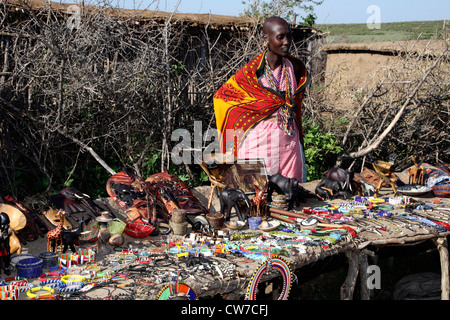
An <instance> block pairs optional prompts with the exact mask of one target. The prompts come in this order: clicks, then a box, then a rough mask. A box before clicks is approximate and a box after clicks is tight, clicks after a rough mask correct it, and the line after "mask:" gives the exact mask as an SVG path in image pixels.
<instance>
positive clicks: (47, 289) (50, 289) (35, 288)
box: [27, 286, 55, 298]
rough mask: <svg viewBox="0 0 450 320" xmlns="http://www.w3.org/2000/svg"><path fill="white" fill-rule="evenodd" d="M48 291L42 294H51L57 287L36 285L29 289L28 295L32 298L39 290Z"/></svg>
mask: <svg viewBox="0 0 450 320" xmlns="http://www.w3.org/2000/svg"><path fill="white" fill-rule="evenodd" d="M42 290H44V291H48V292H46V293H42V294H40V296H44V295H49V294H53V293H54V292H55V289H53V288H51V287H48V286H44V287H34V288H31V289H30V290H28V291H27V296H28V297H30V298H36V295H37V294H36V293H35V292H37V291H42Z"/></svg>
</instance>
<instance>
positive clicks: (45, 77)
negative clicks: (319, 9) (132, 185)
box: [0, 0, 305, 196]
mask: <svg viewBox="0 0 450 320" xmlns="http://www.w3.org/2000/svg"><path fill="white" fill-rule="evenodd" d="M11 3H13V4H11ZM30 3H31V2H30V1H22V0H9V1H6V2H3V1H2V2H1V4H0V55H1V58H0V72H1V73H0V112H1V114H2V117H1V119H0V146H1V149H2V155H1V156H0V177H1V180H2V182H3V183H2V184H1V186H0V193H1V194H8V193H9V194H11V193H12V194H13V195H14V196H26V195H29V194H30V193H32V192H34V191H35V190H36V189H41V190H42V189H47V190H50V189H58V188H61V187H62V184H63V183H69V182H70V181H71V179H74V178H75V179H76V181H78V183H81V184H82V183H83V181H86V179H87V178H88V179H89V183H90V184H91V185H92V189H95V187H96V186H97V187H99V186H100V187H101V186H103V184H104V181H106V179H105V178H107V177H108V175H109V174H111V173H113V172H114V171H117V170H121V169H122V167H123V166H125V165H128V166H133V167H134V169H135V170H136V171H137V173H138V174H140V175H142V176H146V175H148V174H150V173H153V172H159V171H161V170H163V169H164V168H168V169H170V157H169V152H170V151H171V149H172V147H173V145H174V144H175V143H177V142H173V141H171V133H172V131H173V130H175V129H177V128H184V129H187V130H189V132H193V127H194V121H201V123H202V129H203V131H204V132H205V131H206V130H207V129H208V128H209V127H212V128H215V124H214V114H213V112H214V111H213V108H212V96H213V94H214V92H215V91H216V90H217V89H218V88H219V86H220V85H221V84H223V83H224V82H225V81H226V80H227V79H228V78H229V77H230V76H231V75H232V74H233V73H234V72H236V71H237V69H238V68H240V67H241V66H243V65H244V64H245V63H246V62H247V61H249V60H250V59H251V58H252V57H253V56H255V54H256V53H258V52H259V51H260V50H261V49H262V44H263V43H262V39H261V37H260V22H258V21H256V20H255V21H251V19H248V21H247V22H246V24H245V25H244V26H239V27H238V26H234V27H233V26H231V27H229V26H228V27H227V29H225V28H222V29H221V27H220V25H219V26H218V25H217V24H216V25H214V26H213V25H212V23H209V22H208V21H206V22H204V23H203V24H201V23H198V22H196V21H195V20H192V21H187V20H180V19H178V18H177V16H176V15H170V14H169V15H167V16H166V17H165V18H158V19H152V18H146V19H143V18H142V17H140V16H139V14H140V12H139V11H136V13H134V14H133V13H132V14H130V13H129V12H127V15H121V14H120V12H121V11H120V10H114V9H115V8H111V7H108V6H105V7H89V10H87V9H86V10H82V11H81V12H82V14H81V15H80V18H81V19H80V20H79V21H74V20H73V19H72V20H71V18H72V17H73V14H71V13H70V11H68V10H67V8H66V9H61V8H59V7H56V8H55V6H52V5H45V2H43V3H44V5H41V6H40V7H39V8H36V7H35V6H33V5H29V4H30ZM83 8H84V7H83ZM86 8H88V7H86ZM117 12H119V13H117ZM112 13H113V14H112ZM203 18H204V17H203ZM77 22H78V23H77ZM297 38H298V37H297ZM304 42H305V39H304V38H303V35H301V37H300V38H299V40H296V47H297V48H303V47H304ZM299 50H300V49H299ZM86 151H87V152H86ZM94 159H95V160H97V161H95V160H94ZM155 159H157V161H156V162H155V161H154V160H155ZM99 163H100V164H101V166H102V167H100V166H99ZM105 169H106V170H105ZM182 169H183V170H186V171H184V173H186V172H187V173H192V170H194V169H193V168H189V167H188V166H187V167H186V168H182ZM177 170H181V169H179V168H177ZM96 184H97V185H96ZM19 186H20V188H19ZM76 187H78V188H80V189H81V190H84V191H85V192H87V193H89V190H90V189H89V188H90V187H91V186H90V185H88V184H86V183H85V184H84V185H80V184H79V185H77V186H76ZM20 193H22V194H20Z"/></svg>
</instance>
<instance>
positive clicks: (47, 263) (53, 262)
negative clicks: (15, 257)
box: [39, 252, 58, 269]
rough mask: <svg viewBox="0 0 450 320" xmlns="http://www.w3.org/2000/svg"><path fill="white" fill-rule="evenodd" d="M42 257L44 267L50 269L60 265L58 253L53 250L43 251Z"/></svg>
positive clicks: (40, 256)
mask: <svg viewBox="0 0 450 320" xmlns="http://www.w3.org/2000/svg"><path fill="white" fill-rule="evenodd" d="M39 258H41V259H42V268H46V269H49V268H51V267H54V266H57V265H58V255H57V254H56V253H53V252H42V253H41V254H40V255H39Z"/></svg>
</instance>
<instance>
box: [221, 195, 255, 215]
mask: <svg viewBox="0 0 450 320" xmlns="http://www.w3.org/2000/svg"><path fill="white" fill-rule="evenodd" d="M219 200H220V213H222V214H223V215H224V216H225V220H226V221H229V220H230V214H231V209H232V208H234V209H235V210H236V213H237V215H238V217H239V220H241V221H245V220H246V219H247V216H248V214H249V211H250V200H249V199H248V197H247V195H246V194H245V193H244V191H242V190H241V189H239V188H237V189H234V188H230V187H225V188H224V189H223V190H222V192H221V193H220V196H219ZM241 201H243V202H244V203H245V206H246V208H245V212H244V213H242V212H241V209H240V208H239V202H241ZM225 211H226V213H225Z"/></svg>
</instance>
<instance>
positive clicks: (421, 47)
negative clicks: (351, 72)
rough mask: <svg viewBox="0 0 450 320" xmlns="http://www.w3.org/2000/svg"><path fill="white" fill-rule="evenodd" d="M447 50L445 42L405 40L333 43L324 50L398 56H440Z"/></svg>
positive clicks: (328, 51)
mask: <svg viewBox="0 0 450 320" xmlns="http://www.w3.org/2000/svg"><path fill="white" fill-rule="evenodd" d="M445 48H446V43H445V41H444V40H439V39H436V40H417V41H416V40H405V41H385V42H360V43H333V44H328V45H326V46H324V47H323V48H322V50H324V51H326V52H327V53H328V54H333V53H373V54H388V55H398V54H402V53H406V52H413V53H416V54H425V55H431V56H433V55H439V54H441V53H442V52H443V51H444V49H445Z"/></svg>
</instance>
